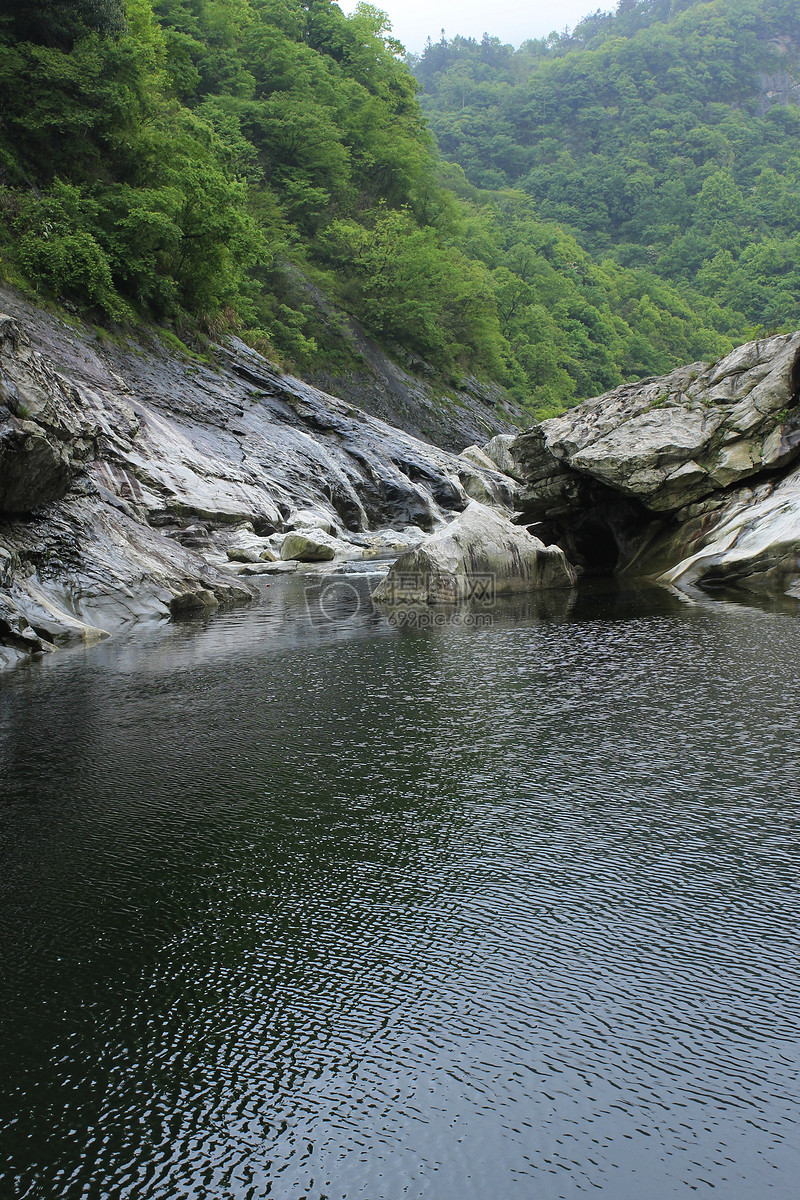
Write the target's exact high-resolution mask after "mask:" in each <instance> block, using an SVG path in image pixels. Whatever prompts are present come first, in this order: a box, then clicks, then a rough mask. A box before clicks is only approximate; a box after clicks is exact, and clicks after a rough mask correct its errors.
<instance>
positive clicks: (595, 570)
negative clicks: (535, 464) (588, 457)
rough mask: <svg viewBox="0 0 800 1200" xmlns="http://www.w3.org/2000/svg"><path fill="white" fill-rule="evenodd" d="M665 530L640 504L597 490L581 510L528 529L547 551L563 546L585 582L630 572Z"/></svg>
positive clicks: (591, 490)
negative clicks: (639, 555) (649, 543)
mask: <svg viewBox="0 0 800 1200" xmlns="http://www.w3.org/2000/svg"><path fill="white" fill-rule="evenodd" d="M662 524H663V522H661V521H657V520H654V517H653V514H652V513H651V512H648V510H647V509H646V508H645V507H644V505H643V504H640V503H639V501H637V500H633V499H631V498H629V497H627V496H623V495H621V494H620V493H618V492H614V491H613V490H612V489H611V488H606V487H603V486H602V485H595V486H594V487H591V488H589V487H587V489H586V495H585V496H584V498H583V500H582V503H581V504H580V506H579V507H576V509H574V510H572V511H570V512H565V513H563V514H558V515H550V516H549V517H548V518H546V519H545V520H541V521H537V522H535V523H534V524H530V525H528V529H529V530H530V532H531V533H533V534H535V536H536V537H538V538H541V540H542V541H543V542H544V543H545V544H546V545H550V544H552V543H555V545H557V546H560V547H561V549H562V550H563V551H564V553H565V554H566V556H567V558H568V559H569V561H570V562H571V563H572V565H573V566H574V567H575V568H576V570H577V571H578V573H579V575H581V576H582V577H583V578H590V579H597V578H603V577H607V576H612V575H616V574H617V573H618V572H619V571H621V570H622V569H624V568H625V567H626V566H627V565H628V564H629V563H630V562H631V560H632V559H633V558H634V556H635V555H636V554H637V553H638V552H639V550H640V549H641V548H642V546H643V545H644V544H645V543H646V542H647V541H649V540H650V538H651V537H652V536H653V534H654V532H656V531H657V530H658V529H660V528H661V527H662Z"/></svg>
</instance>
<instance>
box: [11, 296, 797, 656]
mask: <svg viewBox="0 0 800 1200" xmlns="http://www.w3.org/2000/svg"><path fill="white" fill-rule="evenodd" d="M0 298H2V299H4V300H7V301H8V304H7V307H9V308H11V309H13V313H11V314H8V315H5V316H0V665H8V664H9V663H11V662H14V661H16V660H18V659H19V657H20V656H22V655H27V654H30V653H31V652H39V653H47V652H48V651H49V650H51V649H52V648H54V647H56V646H58V645H62V644H66V643H68V642H70V641H72V640H76V639H79V640H92V639H95V638H100V637H104V636H106V635H107V634H108V633H109V632H111V631H113V630H114V629H116V628H118V627H120V626H121V625H124V624H125V623H126V622H130V621H134V620H138V619H141V618H143V617H156V618H167V617H169V616H171V615H176V614H179V613H185V612H190V611H192V610H200V611H202V610H208V609H214V608H215V607H217V606H219V605H221V604H227V603H234V602H241V601H247V600H249V599H250V598H251V597H252V596H253V595H255V594H256V590H255V586H254V582H253V581H254V578H255V577H257V576H260V575H269V574H271V573H284V572H287V571H296V570H311V569H313V570H316V571H318V570H328V571H337V570H352V569H353V563H354V562H356V563H357V562H359V561H362V560H364V561H374V560H376V559H378V560H384V561H385V562H386V563H387V566H388V562H389V561H390V560H391V559H392V558H397V557H398V556H399V555H404V556H405V557H403V558H401V560H400V562H399V563H398V572H400V573H401V574H402V568H403V564H406V565H408V564H411V565H414V564H416V567H415V570H416V574H417V576H419V579H417V581H416V583H415V585H414V586H417V585H419V586H417V590H418V591H419V589H420V588H422V591H424V595H422V593H420V595H419V596H417V595H416V593H415V596H414V597H411V596H410V595H409V596H405V597H404V600H407V601H408V602H411V600H412V599H416V600H417V601H419V600H422V601H424V602H428V603H430V602H437V601H438V600H439V599H441V597H442V596H444V595H445V594H446V595H450V594H451V592H452V593H453V594H454V595H456V596H457V597H458V596H462V595H469V594H470V587H471V585H470V583H469V576H470V574H474V573H475V572H478V573H481V572H483V573H484V574H486V573H487V572H491V573H492V574H493V575H494V576H496V578H497V579H499V580H501V583H502V586H503V588H504V589H505V590H510V591H514V590H518V589H524V588H528V589H530V588H541V587H560V586H571V585H572V583H574V581H575V579H576V577H579V576H580V575H592V574H617V575H621V576H627V577H638V578H646V579H649V580H652V581H657V582H659V583H662V584H668V585H670V586H678V587H680V588H682V589H684V590H691V589H693V588H697V587H701V588H703V589H705V590H706V591H713V589H714V588H716V587H721V586H725V587H731V586H733V587H736V588H739V589H744V590H747V591H750V592H754V591H761V592H768V593H779V594H785V595H787V596H789V597H792V598H793V599H800V464H799V463H798V459H799V458H800V333H797V334H794V335H785V336H779V337H773V338H769V339H767V340H764V341H760V342H754V343H751V344H749V345H747V346H742V347H740V348H739V349H738V350H736V351H735V352H734V353H733V354H731V355H729V356H728V357H727V358H725V359H723V360H722V361H721V362H719V363H715V364H705V363H696V364H694V365H693V366H690V367H685V368H681V369H680V370H677V371H673V372H672V373H671V374H670V375H668V376H666V377H664V378H662V379H654V380H645V381H643V382H641V383H638V384H632V385H627V386H625V387H621V388H617V389H616V390H615V391H613V392H610V393H608V394H607V395H605V396H601V397H598V398H597V399H594V400H590V401H587V402H586V403H584V404H581V405H579V406H578V407H576V408H574V409H572V410H570V411H569V412H567V413H566V414H564V415H563V416H561V417H558V418H555V419H553V420H550V421H545V422H544V423H542V424H541V425H537V426H535V427H533V428H532V429H531V430H530V431H529V432H527V433H524V434H522V435H520V436H514V435H510V434H508V433H500V434H498V435H497V436H495V437H494V438H493V439H491V440H490V441H489V442H488V443H487V444H485V445H483V446H479V445H473V446H470V447H468V448H467V449H466V450H464V451H463V452H462V453H461V454H459V455H456V454H453V453H450V452H448V451H446V450H442V449H439V448H437V447H436V446H433V445H431V444H429V443H427V442H424V441H421V440H419V439H418V438H416V437H414V436H412V435H411V434H408V433H404V432H402V431H401V430H399V429H396V428H393V427H392V426H390V425H388V424H386V423H385V422H383V421H381V420H379V419H377V418H375V417H373V416H369V415H368V414H366V413H365V412H363V411H362V410H360V409H357V408H354V407H353V406H352V405H351V404H349V403H347V402H345V401H343V400H341V399H336V398H335V397H332V396H330V395H327V394H326V393H324V392H321V391H319V390H318V389H316V388H314V387H312V386H310V385H309V384H306V383H303V382H302V381H300V380H298V379H294V378H292V377H290V376H286V375H283V374H281V373H280V372H278V371H276V370H275V369H274V368H273V367H272V366H270V364H269V363H268V362H266V360H264V359H263V358H261V357H260V356H259V355H258V354H256V353H255V352H254V351H252V350H250V349H249V348H248V347H247V346H245V345H243V344H242V343H237V342H235V341H234V342H233V343H231V344H230V345H228V346H226V347H216V348H214V349H213V355H212V356H211V357H210V358H209V359H208V360H200V359H199V358H191V357H188V356H187V355H185V354H179V353H174V352H170V351H168V350H166V349H165V348H164V346H163V345H161V344H155V345H153V346H151V347H148V348H147V349H144V348H142V347H141V346H137V345H134V344H133V343H117V342H114V341H112V340H110V339H108V338H105V337H103V336H102V335H98V334H96V333H94V332H92V331H87V330H83V329H80V330H78V329H73V328H71V327H68V326H66V325H65V324H64V323H63V322H61V321H59V320H57V319H56V318H54V317H49V316H46V315H45V314H43V313H41V312H39V311H38V310H36V309H34V308H32V307H31V306H30V305H27V304H25V302H23V301H21V300H19V298H18V297H16V298H15V297H13V296H11V295H8V296H5V297H0ZM471 502H472V503H471ZM474 502H478V503H474ZM469 505H471V507H470V508H469V509H468V506H469ZM514 509H516V510H517V511H518V513H519V516H518V518H517V520H518V523H519V524H520V525H526V526H527V529H528V533H526V532H525V530H522V529H517V530H516V531H515V530H514V527H513V526H512V525H511V517H512V513H513V510H514ZM465 510H468V511H467V512H466V515H465V516H464V517H463V518H462V519H461V520H460V521H458V522H456V524H455V525H453V526H452V529H448V527H449V526H450V524H451V522H453V519H454V518H455V517H457V516H458V515H459V514H462V513H465ZM529 534H531V535H533V536H530V537H529ZM484 543H485V544H484ZM522 543H524V544H522ZM498 555H499V556H500V557H501V558H502V559H503V561H502V562H499V559H498ZM305 564H308V565H305ZM442 564H444V566H442ZM448 564H451V566H452V570H451V567H450V566H448ZM452 564H455V565H452ZM476 564H477V565H476ZM423 567H424V568H425V570H423V569H422V568H423ZM417 568H419V569H418V570H417ZM443 571H444V573H445V574H447V573H448V572H449V573H450V574H452V575H453V577H454V579H456V586H455V591H453V588H452V587H450V583H449V582H448V581H445V583H444V584H443V583H442V578H441V576H442V572H443ZM426 572H427V574H426ZM406 574H408V571H406ZM396 575H397V572H395V576H396ZM423 576H424V577H425V579H426V580H428V582H430V580H434V583H435V584H436V586H433V585H431V586H430V587H428V585H427V584H425V586H424V587H423V585H422V583H420V580H421V579H422V578H423ZM456 577H457V578H456ZM392 586H393V588H394V591H393V593H392V594H393V595H395V593H396V592H397V588H396V586H395V584H394V583H393V584H392ZM412 590H413V588H412Z"/></svg>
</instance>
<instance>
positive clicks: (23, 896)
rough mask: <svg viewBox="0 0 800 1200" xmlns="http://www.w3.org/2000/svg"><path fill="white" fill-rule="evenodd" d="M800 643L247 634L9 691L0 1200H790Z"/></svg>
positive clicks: (715, 629) (508, 614)
mask: <svg viewBox="0 0 800 1200" xmlns="http://www.w3.org/2000/svg"><path fill="white" fill-rule="evenodd" d="M799 676H800V624H798V623H797V621H796V620H792V619H791V618H788V617H785V616H782V615H780V614H774V613H767V612H761V611H757V610H748V609H744V608H739V607H734V606H727V605H724V604H710V603H709V604H707V605H695V606H690V605H686V604H684V603H680V602H677V601H672V600H670V599H669V598H668V597H666V596H665V595H664V594H663V593H654V594H650V595H648V594H644V595H641V596H613V595H609V596H606V597H603V596H600V597H588V598H586V597H582V598H579V601H578V603H577V604H576V605H575V606H574V607H573V608H570V607H569V606H566V607H564V608H563V609H559V608H558V606H557V605H551V606H550V607H547V608H545V609H542V608H541V607H539V606H536V605H533V606H531V605H528V606H525V605H516V606H514V605H511V606H509V607H508V608H507V609H505V610H498V612H497V613H496V614H495V623H494V625H493V626H492V627H491V628H488V629H470V628H469V627H468V626H465V625H464V624H463V623H462V624H459V623H454V624H452V625H450V626H446V627H443V628H437V629H433V630H427V631H421V630H417V631H408V630H405V631H402V630H397V629H393V628H391V626H389V625H388V624H387V623H386V622H385V621H383V620H382V619H381V618H380V616H379V614H375V613H373V612H371V611H368V610H365V611H364V612H362V613H360V614H358V615H357V618H356V619H355V620H351V621H349V622H343V623H342V627H332V628H327V629H326V628H323V629H320V628H319V627H316V626H312V625H310V624H309V622H308V619H307V616H306V614H305V608H304V604H303V595H302V584H300V583H298V582H297V581H288V582H287V583H286V586H280V587H279V586H276V587H275V588H274V589H270V592H269V595H268V596H265V601H264V604H263V605H262V606H260V607H258V608H256V609H253V610H251V611H250V612H242V611H239V612H236V613H231V614H226V615H224V616H222V617H220V618H218V619H217V620H215V621H213V622H210V623H208V624H207V625H186V626H175V627H171V628H170V629H168V630H156V629H153V630H150V631H147V630H145V631H139V632H137V634H136V635H134V636H132V637H131V638H130V639H128V640H127V641H126V640H120V641H118V642H115V643H110V644H107V645H106V646H104V647H100V648H98V649H96V650H93V651H92V652H91V653H85V654H76V655H72V656H71V657H69V656H68V657H67V658H65V659H64V660H62V662H61V663H60V664H59V665H58V667H57V669H55V668H53V667H52V666H50V665H48V666H47V667H45V668H44V669H42V670H41V671H38V672H37V671H27V672H18V673H16V674H15V675H13V676H10V677H8V679H7V681H4V685H3V691H2V693H1V694H0V762H1V763H2V770H3V775H2V785H3V786H2V795H1V796H0V867H1V868H2V871H1V873H0V918H1V919H0V955H1V956H2V957H1V958H0V961H2V963H3V976H2V981H0V1054H1V1055H2V1063H3V1068H4V1070H3V1079H4V1082H3V1083H0V1149H2V1154H0V1194H2V1195H3V1196H5V1195H9V1196H10V1197H15V1198H22V1197H24V1198H26V1200H54V1198H56V1197H58V1200H73V1197H74V1198H75V1200H77V1198H78V1197H81V1198H83V1197H88V1198H90V1200H95V1198H98V1200H106V1198H108V1200H112V1198H113V1200H117V1198H120V1200H172V1198H173V1197H175V1198H181V1197H185V1198H186V1200H204V1198H208V1200H212V1198H213V1200H261V1198H263V1197H279V1198H281V1200H283V1198H284V1197H307V1198H308V1200H312V1198H313V1200H323V1198H325V1200H333V1198H335V1197H341V1198H342V1200H355V1198H357V1197H364V1198H365V1200H398V1198H399V1197H403V1196H405V1197H420V1198H423V1197H424V1198H425V1200H451V1198H452V1197H459V1198H462V1197H463V1198H464V1200H485V1198H486V1197H488V1196H493V1195H500V1196H505V1195H513V1196H515V1197H516V1196H519V1197H521V1198H523V1200H524V1198H526V1197H530V1198H531V1200H534V1198H535V1200H557V1198H563V1200H573V1198H576V1197H580V1196H583V1195H590V1194H595V1193H597V1192H601V1193H603V1194H605V1195H606V1196H608V1197H610V1198H613V1200H641V1198H642V1197H644V1196H647V1197H649V1198H653V1200H666V1198H667V1197H673V1196H682V1195H684V1194H686V1193H687V1192H690V1191H700V1192H703V1191H716V1193H717V1194H718V1195H720V1196H721V1197H724V1200H745V1197H746V1198H747V1200H750V1198H751V1197H752V1196H754V1195H755V1196H758V1197H762V1196H763V1197H767V1196H770V1197H775V1198H776V1200H790V1198H791V1200H793V1197H794V1196H795V1195H796V1183H795V1182H794V1181H796V1179H797V1178H799V1177H800V1137H799V1131H798V1118H797V1112H798V1104H797V1101H798V1094H797V1093H798V1086H797V1080H798V1057H799V1056H798V1040H799V1039H798V1000H797V996H798V991H799V990H800V988H799V986H798V985H799V984H800V954H798V942H797V925H798V909H799V908H800V904H799V903H798V883H799V882H800V872H799V871H798V866H799V865H800V864H799V863H798V857H799V856H798V833H799V832H800V828H799V827H800V784H799V783H798V778H797V763H798V760H799V759H800V755H798V749H799V748H800V747H799V746H798V742H800V733H798V727H797V720H796V711H795V709H796V701H795V695H796V684H797V679H798V677H799Z"/></svg>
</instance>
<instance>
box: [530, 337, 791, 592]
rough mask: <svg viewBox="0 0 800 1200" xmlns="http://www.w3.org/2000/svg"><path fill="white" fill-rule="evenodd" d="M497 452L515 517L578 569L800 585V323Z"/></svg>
mask: <svg viewBox="0 0 800 1200" xmlns="http://www.w3.org/2000/svg"><path fill="white" fill-rule="evenodd" d="M510 453H511V454H512V456H513V458H514V461H515V462H516V464H517V468H518V472H519V474H520V476H521V478H522V480H523V483H522V486H521V489H520V491H519V493H518V502H519V506H520V508H521V509H522V512H523V519H524V520H525V521H526V522H527V523H528V524H529V526H530V527H531V528H532V529H533V530H534V532H536V533H537V534H539V535H540V536H542V537H545V538H546V539H549V540H553V541H555V542H557V543H558V544H559V545H560V546H562V547H563V548H564V549H565V551H566V553H567V555H568V556H569V557H570V558H571V559H572V561H573V562H575V563H576V564H577V565H578V566H579V568H580V569H581V570H582V571H583V572H584V573H589V574H591V573H607V572H609V571H617V572H618V573H622V574H627V575H637V576H645V577H648V578H655V579H658V580H659V581H661V582H665V583H673V584H679V585H680V586H687V587H688V586H694V585H700V586H706V587H714V586H722V585H723V583H724V584H725V585H726V586H727V585H733V586H737V587H743V588H746V589H751V590H763V589H767V590H771V591H779V592H788V593H789V594H790V595H798V594H800V591H798V588H799V587H800V465H798V462H799V460H800V333H795V334H787V335H780V336H776V337H771V338H768V339H765V340H763V341H758V342H751V343H748V344H747V345H744V346H741V347H739V348H738V349H737V350H735V351H733V352H732V353H731V354H729V355H728V356H726V357H725V358H724V359H722V360H721V361H720V362H718V363H714V364H706V363H695V364H693V365H692V366H689V367H684V368H681V369H679V370H677V371H673V372H672V373H671V374H669V375H667V376H664V377H663V378H661V379H654V380H644V381H642V382H641V383H638V384H629V385H626V386H624V387H621V388H617V389H615V390H614V391H612V392H609V393H607V394H606V395H605V396H600V397H598V398H597V399H594V400H589V401H586V403H584V404H581V405H579V406H577V407H576V408H574V409H572V410H570V411H569V412H567V413H565V414H564V415H563V416H561V417H557V418H555V419H553V420H550V421H545V422H543V423H542V424H541V425H539V426H537V427H536V428H535V429H533V430H531V431H530V432H528V433H526V434H523V435H522V436H521V437H519V438H517V439H516V440H515V441H513V442H512V444H511V446H510Z"/></svg>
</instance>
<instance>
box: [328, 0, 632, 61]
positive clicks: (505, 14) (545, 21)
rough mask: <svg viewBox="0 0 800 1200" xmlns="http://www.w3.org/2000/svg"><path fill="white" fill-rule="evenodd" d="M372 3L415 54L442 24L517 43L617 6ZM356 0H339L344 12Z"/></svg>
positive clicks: (447, 0) (441, 0)
mask: <svg viewBox="0 0 800 1200" xmlns="http://www.w3.org/2000/svg"><path fill="white" fill-rule="evenodd" d="M371 2H372V5H373V7H374V8H379V9H382V11H383V12H385V13H388V14H389V20H390V21H391V22H392V32H393V34H394V36H395V37H396V38H398V39H399V40H400V41H401V42H402V43H403V45H404V46H405V47H406V49H407V50H410V51H412V52H413V53H415V54H420V53H421V52H422V51H423V50H424V48H425V40H426V38H428V37H430V38H431V40H432V41H434V42H438V41H439V38H440V37H441V35H442V29H444V31H445V33H446V35H447V37H448V38H452V37H455V35H456V34H457V33H460V34H461V35H462V37H474V38H477V39H478V40H479V41H480V39H481V38H482V37H483V35H484V33H488V34H490V35H491V36H492V37H498V38H500V41H501V42H509V43H510V44H511V45H512V46H519V45H520V44H521V43H522V42H524V41H526V40H527V39H528V38H538V37H547V35H548V33H552V31H553V30H555V31H556V32H557V33H562V32H563V30H564V27H565V26H567V25H568V26H569V27H570V29H573V28H574V27H575V26H576V25H577V24H578V22H579V21H580V20H581V18H582V17H585V16H588V14H589V13H592V12H596V10H597V9H598V8H600V9H602V10H603V11H610V10H613V9H615V8H616V4H615V3H609V0H599V2H597V3H594V4H592V2H591V0H561V2H560V3H557V4H554V3H552V0H528V3H523V4H519V3H509V2H508V0H498V2H497V3H495V4H486V3H478V2H477V0H385V2H384V3H381V2H380V0H371ZM356 4H357V0H339V6H340V8H341V9H342V11H343V12H346V13H351V12H353V10H354V9H355V7H356Z"/></svg>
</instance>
